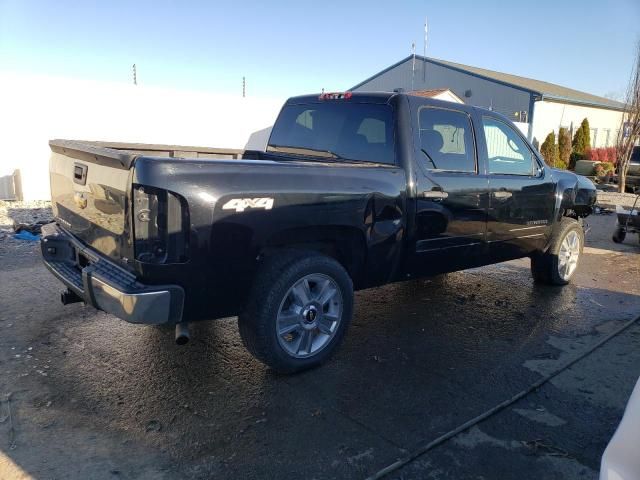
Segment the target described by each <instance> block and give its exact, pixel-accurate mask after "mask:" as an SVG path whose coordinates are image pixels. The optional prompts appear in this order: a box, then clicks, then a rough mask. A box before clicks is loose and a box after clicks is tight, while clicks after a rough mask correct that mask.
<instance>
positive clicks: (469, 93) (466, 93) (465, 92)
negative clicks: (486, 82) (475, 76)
mask: <svg viewBox="0 0 640 480" xmlns="http://www.w3.org/2000/svg"><path fill="white" fill-rule="evenodd" d="M471 95H473V92H472V91H471V90H465V91H464V96H465V97H466V98H471Z"/></svg>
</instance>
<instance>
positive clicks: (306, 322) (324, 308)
mask: <svg viewBox="0 0 640 480" xmlns="http://www.w3.org/2000/svg"><path fill="white" fill-rule="evenodd" d="M342 310H343V300H342V294H341V292H340V288H339V287H338V284H337V283H336V282H335V281H334V280H333V279H332V278H331V277H328V276H327V275H323V274H321V273H312V274H310V275H306V276H304V277H302V278H301V279H300V280H298V281H296V283H294V284H293V286H292V287H291V288H289V290H288V291H287V293H286V295H285V296H284V298H283V299H282V302H280V308H279V309H278V317H277V320H276V329H277V332H276V334H277V336H278V342H279V343H280V346H281V347H282V348H283V349H284V350H285V351H286V352H287V353H288V354H289V355H291V356H292V357H295V358H307V357H311V356H313V355H315V354H316V353H318V352H319V351H320V350H322V349H323V348H324V347H326V346H327V345H328V344H329V342H330V341H331V339H332V338H333V337H334V336H335V334H336V332H337V331H338V326H339V324H340V321H341V320H342Z"/></svg>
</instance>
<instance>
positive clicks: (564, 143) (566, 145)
mask: <svg viewBox="0 0 640 480" xmlns="http://www.w3.org/2000/svg"><path fill="white" fill-rule="evenodd" d="M558 157H559V159H558V167H559V168H567V167H568V166H569V159H570V157H571V135H569V131H568V130H567V129H566V128H560V131H559V132H558Z"/></svg>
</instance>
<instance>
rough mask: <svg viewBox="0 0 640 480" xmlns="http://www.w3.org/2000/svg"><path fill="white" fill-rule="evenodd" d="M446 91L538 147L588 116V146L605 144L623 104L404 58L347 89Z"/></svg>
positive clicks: (523, 80) (433, 61)
mask: <svg viewBox="0 0 640 480" xmlns="http://www.w3.org/2000/svg"><path fill="white" fill-rule="evenodd" d="M397 88H403V89H404V90H406V91H415V90H433V89H449V90H451V91H452V92H453V93H455V94H456V95H457V96H458V97H460V98H461V99H462V100H463V101H464V102H465V103H467V104H471V105H476V106H480V107H484V108H489V109H492V110H495V111H497V112H500V113H502V114H503V115H505V116H507V117H508V118H510V119H511V120H512V121H514V122H516V123H517V124H518V126H519V127H520V128H521V129H522V130H523V131H524V132H525V133H526V134H527V135H528V136H529V138H530V139H532V140H534V141H537V142H540V143H542V141H543V140H544V137H545V136H546V135H547V134H548V133H549V132H550V131H551V130H554V131H556V133H557V131H558V129H559V127H566V128H567V129H569V130H570V131H573V129H574V128H575V127H577V125H578V124H579V123H580V122H581V121H582V119H583V118H588V119H589V123H590V126H591V128H592V130H594V131H593V132H592V144H593V146H594V147H601V146H609V145H612V144H613V142H614V138H615V135H617V129H619V128H620V122H621V118H622V112H623V110H624V104H623V103H620V102H617V101H615V100H610V99H608V98H604V97H599V96H597V95H592V94H590V93H585V92H581V91H578V90H574V89H571V88H566V87H563V86H560V85H556V84H553V83H549V82H544V81H540V80H535V79H531V78H526V77H521V76H518V75H512V74H508V73H502V72H495V71H493V70H487V69H484V68H479V67H473V66H469V65H463V64H460V63H454V62H449V61H446V60H438V59H434V58H429V57H423V56H420V55H415V56H414V55H410V56H408V57H406V58H404V59H402V60H400V61H399V62H397V63H395V64H393V65H391V66H390V67H388V68H385V69H384V70H382V71H381V72H378V73H376V74H375V75H373V76H371V77H369V78H368V79H366V80H364V81H362V82H360V83H359V84H357V85H355V86H354V87H353V88H351V90H352V91H392V90H394V89H397Z"/></svg>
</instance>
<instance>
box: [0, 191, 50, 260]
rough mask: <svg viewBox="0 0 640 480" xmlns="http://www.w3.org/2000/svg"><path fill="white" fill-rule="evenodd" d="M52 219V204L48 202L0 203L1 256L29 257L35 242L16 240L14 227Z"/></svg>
mask: <svg viewBox="0 0 640 480" xmlns="http://www.w3.org/2000/svg"><path fill="white" fill-rule="evenodd" d="M52 219H53V214H52V213H51V202H50V201H48V200H35V201H31V202H5V201H0V255H2V254H8V253H10V254H11V255H18V256H24V255H29V254H30V253H31V252H32V250H33V244H34V243H35V242H30V241H25V240H19V239H17V238H14V236H13V235H14V230H13V226H14V225H16V224H18V223H35V222H38V221H45V220H52Z"/></svg>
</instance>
